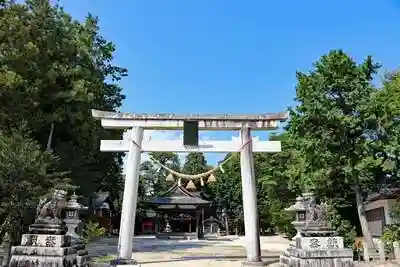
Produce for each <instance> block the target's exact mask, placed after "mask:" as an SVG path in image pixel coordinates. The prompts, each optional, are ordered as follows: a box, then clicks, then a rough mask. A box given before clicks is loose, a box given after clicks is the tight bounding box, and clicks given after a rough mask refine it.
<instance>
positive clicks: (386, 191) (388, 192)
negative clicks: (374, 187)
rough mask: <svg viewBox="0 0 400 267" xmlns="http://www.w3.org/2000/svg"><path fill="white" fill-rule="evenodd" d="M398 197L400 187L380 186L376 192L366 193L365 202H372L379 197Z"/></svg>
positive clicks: (399, 195)
mask: <svg viewBox="0 0 400 267" xmlns="http://www.w3.org/2000/svg"><path fill="white" fill-rule="evenodd" d="M399 197H400V188H382V189H381V190H379V192H378V193H373V194H370V195H368V197H367V198H366V199H365V201H366V202H372V201H376V200H381V199H395V198H399Z"/></svg>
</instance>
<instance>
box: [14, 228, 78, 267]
mask: <svg viewBox="0 0 400 267" xmlns="http://www.w3.org/2000/svg"><path fill="white" fill-rule="evenodd" d="M66 232H67V231H66V227H65V226H64V225H62V224H59V225H50V224H48V223H43V224H39V223H37V224H34V225H32V226H31V227H30V228H29V233H28V234H24V235H22V241H21V245H20V246H13V247H12V248H11V260H10V265H9V266H10V267H17V266H28V267H29V266H35V267H45V266H54V267H67V266H74V265H75V264H77V250H76V248H75V247H74V246H73V245H72V244H71V237H70V236H68V235H66V234H65V233H66ZM78 266H82V265H78Z"/></svg>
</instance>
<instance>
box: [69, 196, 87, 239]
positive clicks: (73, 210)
mask: <svg viewBox="0 0 400 267" xmlns="http://www.w3.org/2000/svg"><path fill="white" fill-rule="evenodd" d="M77 200H78V196H77V195H75V193H74V194H73V195H72V196H71V198H70V200H69V201H68V202H67V205H66V207H65V219H64V222H65V224H66V226H67V228H68V232H67V235H69V236H72V237H74V238H76V239H80V238H81V237H80V236H79V235H78V234H77V233H76V231H75V229H76V228H77V227H78V225H79V224H80V222H81V220H80V219H79V213H80V211H81V210H83V209H85V207H82V205H81V204H79V203H78V201H77Z"/></svg>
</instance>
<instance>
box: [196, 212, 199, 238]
mask: <svg viewBox="0 0 400 267" xmlns="http://www.w3.org/2000/svg"><path fill="white" fill-rule="evenodd" d="M199 227H200V214H199V212H197V211H196V236H197V239H199V238H200V228H199Z"/></svg>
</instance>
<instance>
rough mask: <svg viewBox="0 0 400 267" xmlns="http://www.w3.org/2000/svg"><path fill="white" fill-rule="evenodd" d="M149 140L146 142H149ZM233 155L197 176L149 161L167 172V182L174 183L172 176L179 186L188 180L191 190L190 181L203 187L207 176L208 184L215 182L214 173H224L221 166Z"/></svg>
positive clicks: (242, 147)
mask: <svg viewBox="0 0 400 267" xmlns="http://www.w3.org/2000/svg"><path fill="white" fill-rule="evenodd" d="M150 139H151V137H150V138H149V140H150ZM128 140H129V141H130V142H132V144H133V145H135V146H136V147H138V148H139V149H140V151H143V150H142V147H141V146H140V145H139V144H138V143H136V142H135V141H134V140H133V139H132V138H130V137H129V139H128ZM149 140H148V141H149ZM252 141H253V139H252V138H250V139H249V140H248V141H246V142H245V143H244V144H242V145H241V146H240V147H239V149H238V150H237V152H241V151H242V150H243V149H244V148H245V147H246V146H248V145H249V144H250V143H251V142H252ZM234 155H235V154H234V153H232V154H231V155H230V156H229V157H228V158H227V159H225V160H224V161H222V162H221V163H219V164H218V165H217V166H216V167H215V168H213V169H211V170H208V171H206V172H204V173H199V174H184V173H180V172H177V171H175V170H173V169H171V168H169V167H167V166H165V165H164V164H162V163H161V162H160V161H158V160H156V159H152V158H151V157H150V158H149V160H150V161H151V162H152V163H154V164H155V165H158V166H160V168H163V169H164V170H166V171H168V172H169V174H168V176H167V178H166V181H168V182H172V181H175V179H174V176H176V177H178V178H179V179H178V184H179V185H180V184H181V179H187V180H189V183H190V187H191V188H193V187H194V188H195V185H194V183H193V181H192V180H196V179H200V183H201V185H202V186H203V185H204V181H203V178H204V177H207V176H209V178H208V179H207V181H208V182H209V183H212V182H215V181H216V178H215V176H214V172H215V171H217V170H218V169H219V170H221V172H222V173H225V171H224V169H223V168H222V166H223V165H224V164H226V163H227V162H228V161H230V160H231V159H232V158H233V157H234ZM188 186H189V184H188Z"/></svg>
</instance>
